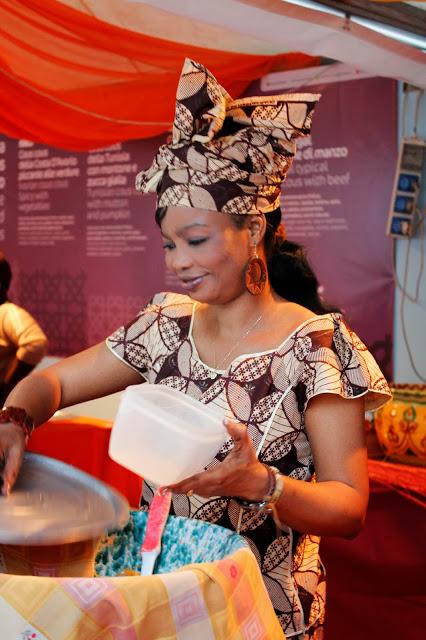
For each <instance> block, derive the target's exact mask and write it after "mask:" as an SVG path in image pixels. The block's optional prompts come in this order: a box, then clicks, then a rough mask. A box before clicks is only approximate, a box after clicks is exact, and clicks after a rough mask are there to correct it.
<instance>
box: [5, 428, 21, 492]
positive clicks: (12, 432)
mask: <svg viewBox="0 0 426 640" xmlns="http://www.w3.org/2000/svg"><path fill="white" fill-rule="evenodd" d="M24 451H25V435H24V432H23V431H22V429H21V428H20V427H18V426H17V425H16V424H13V423H12V422H6V423H3V424H1V425H0V489H1V495H3V496H7V495H9V493H10V490H11V488H12V487H13V485H14V484H15V480H16V476H17V475H18V472H19V469H20V468H21V465H22V460H23V457H24Z"/></svg>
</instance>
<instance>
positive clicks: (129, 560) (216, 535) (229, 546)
mask: <svg viewBox="0 0 426 640" xmlns="http://www.w3.org/2000/svg"><path fill="white" fill-rule="evenodd" d="M147 517H148V514H147V512H142V511H132V512H131V513H130V520H129V522H128V524H127V525H126V526H125V527H123V529H119V530H118V531H116V532H113V533H111V535H110V536H108V538H107V539H106V540H104V541H103V543H102V545H101V548H100V550H99V551H98V553H97V556H96V574H97V575H98V576H116V575H119V574H121V573H123V572H124V571H125V569H130V570H132V571H136V572H137V573H139V572H140V569H141V555H140V548H141V545H142V542H143V538H144V534H145V526H146V521H147ZM242 547H247V542H246V541H245V540H244V539H243V538H242V537H241V536H239V535H237V534H236V533H234V532H233V531H230V530H229V529H224V528H223V527H219V526H217V525H215V524H210V523H208V522H204V521H203V520H191V519H189V518H182V517H177V516H169V518H168V520H167V522H166V526H165V528H164V533H163V538H162V545H161V553H160V555H159V557H158V559H157V562H156V567H155V571H154V573H169V572H170V571H176V570H177V569H180V568H181V567H183V566H184V565H186V564H192V563H195V562H215V561H216V560H221V559H222V558H225V557H226V556H228V555H230V554H231V553H233V552H234V551H236V550H237V549H241V548H242Z"/></svg>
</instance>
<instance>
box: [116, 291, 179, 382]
mask: <svg viewBox="0 0 426 640" xmlns="http://www.w3.org/2000/svg"><path fill="white" fill-rule="evenodd" d="M166 298H167V294H166V293H157V294H156V295H155V296H154V297H153V298H152V300H151V301H150V302H149V303H148V304H147V305H146V307H144V309H142V311H140V313H138V315H137V316H136V317H135V318H133V319H132V320H131V321H130V322H128V323H127V324H126V325H123V326H121V327H120V328H119V329H117V330H116V331H114V333H112V334H111V335H110V336H109V337H108V338H107V339H106V345H107V347H108V348H109V349H110V351H111V352H112V353H113V354H114V355H115V356H116V357H117V358H119V359H120V360H122V361H123V362H124V363H125V364H128V365H129V366H130V367H132V369H135V370H136V371H138V372H139V373H140V374H141V376H142V377H144V378H145V379H148V378H147V375H146V374H147V372H148V369H149V367H150V364H151V342H152V329H153V327H154V325H155V323H156V321H157V319H158V316H159V313H160V310H161V305H162V303H163V302H164V300H165V299H166Z"/></svg>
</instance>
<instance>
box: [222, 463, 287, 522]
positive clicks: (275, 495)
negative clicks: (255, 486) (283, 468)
mask: <svg viewBox="0 0 426 640" xmlns="http://www.w3.org/2000/svg"><path fill="white" fill-rule="evenodd" d="M264 467H266V469H267V471H268V475H269V487H268V492H267V494H266V495H265V496H264V497H263V500H260V502H252V501H250V500H243V499H241V498H233V500H234V501H235V502H236V503H237V504H238V505H239V506H240V507H242V508H243V509H246V510H247V511H260V512H262V513H273V507H274V505H275V503H276V502H278V500H279V499H280V497H281V494H282V492H283V490H284V476H283V475H282V474H281V473H280V471H279V469H277V468H276V467H271V466H269V465H267V464H265V465H264Z"/></svg>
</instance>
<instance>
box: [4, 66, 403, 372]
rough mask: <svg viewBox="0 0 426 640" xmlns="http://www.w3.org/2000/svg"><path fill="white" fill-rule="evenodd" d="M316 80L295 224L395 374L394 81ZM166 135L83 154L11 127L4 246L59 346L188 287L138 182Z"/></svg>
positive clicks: (293, 233) (105, 330) (18, 298)
mask: <svg viewBox="0 0 426 640" xmlns="http://www.w3.org/2000/svg"><path fill="white" fill-rule="evenodd" d="M301 73H303V72H301ZM287 75H288V74H279V75H278V74H274V75H272V76H268V77H267V78H265V79H264V80H265V81H266V82H262V88H263V91H264V92H265V93H281V92H286V91H288V89H286V88H285V87H283V86H279V82H281V80H282V78H284V77H287ZM271 79H273V80H274V81H275V86H273V87H272V88H271V87H270V86H269V88H268V81H270V80H271ZM277 79H278V86H277ZM265 86H266V90H265ZM304 90H308V91H312V92H316V91H320V92H321V93H322V99H321V101H320V103H319V105H318V107H317V110H316V113H315V118H314V127H313V133H312V136H311V138H307V139H303V140H302V141H301V143H300V144H299V147H298V149H299V150H298V157H297V160H296V161H295V163H294V166H293V169H292V171H291V173H290V175H289V177H288V179H287V182H286V184H285V187H284V191H283V194H284V197H283V209H284V220H285V225H286V228H287V232H288V236H289V238H290V239H292V240H295V241H297V242H301V243H302V244H304V245H305V246H306V247H307V249H308V251H309V256H310V258H311V262H312V264H313V266H314V268H315V270H316V272H317V274H318V276H319V280H320V282H321V285H322V287H323V293H324V297H325V298H326V299H327V300H328V301H330V302H332V303H335V304H337V305H339V306H340V307H342V308H343V310H344V311H345V313H346V315H347V317H348V320H349V322H350V324H351V325H352V327H353V328H354V330H355V331H357V332H358V333H359V335H360V336H361V338H362V339H363V340H364V341H365V342H366V343H367V345H368V346H369V347H370V348H371V349H372V351H373V352H374V354H375V356H376V357H377V359H378V361H379V362H380V364H381V366H382V367H383V369H384V371H385V372H386V374H387V375H388V376H389V375H390V368H391V351H392V324H393V282H392V267H391V264H392V263H391V243H390V240H389V238H387V237H386V236H385V227H386V216H387V210H388V205H389V197H390V192H391V188H392V181H393V173H394V163H395V157H396V83H395V82H393V81H391V80H386V79H381V78H364V79H360V80H350V81H344V82H331V83H327V84H323V85H321V86H309V87H308V88H307V89H304ZM254 92H259V93H260V91H259V85H257V86H253V87H252V88H251V91H250V93H254ZM162 141H163V138H155V139H151V140H148V141H146V140H145V141H134V142H125V143H122V144H116V145H113V146H112V147H110V148H108V149H102V150H97V151H93V152H90V153H72V152H66V151H61V150H57V149H53V148H48V147H46V146H43V145H39V144H33V143H29V142H26V141H17V140H10V139H7V138H4V137H3V138H0V247H1V248H2V249H3V250H4V252H5V253H6V255H7V256H8V258H9V260H10V262H11V265H12V269H13V272H14V279H13V287H12V291H11V294H12V295H11V297H12V298H13V300H14V301H15V302H17V303H18V304H22V305H23V306H24V307H25V308H26V309H28V310H29V311H30V312H31V313H32V314H33V315H34V316H35V317H36V318H37V320H38V321H39V322H40V324H41V325H42V327H43V329H44V330H45V331H46V333H47V335H48V337H49V340H50V353H51V354H52V355H53V354H54V355H68V354H70V353H74V352H76V351H78V350H80V349H82V348H85V347H86V346H88V345H90V344H93V343H96V342H98V341H100V340H103V339H104V338H105V336H106V335H108V334H109V333H110V332H111V331H112V330H113V329H115V328H116V327H117V326H118V325H120V324H121V323H122V322H125V321H126V320H127V319H130V318H131V317H132V316H133V315H134V314H135V313H136V312H137V311H138V310H139V309H140V308H141V307H142V306H143V304H145V303H146V302H147V301H148V300H149V298H150V297H151V296H152V295H153V294H154V293H155V292H156V291H161V290H176V288H177V287H176V281H175V279H174V278H173V277H172V276H170V275H168V274H167V273H166V272H165V269H164V264H163V252H162V249H161V240H160V235H159V233H158V230H157V228H156V225H155V222H154V216H153V210H154V202H155V200H154V197H153V196H149V197H148V196H142V195H140V194H138V193H136V192H135V190H134V178H135V174H136V173H137V171H138V170H139V169H140V168H141V167H146V166H148V165H149V164H150V162H151V160H152V157H153V155H154V152H155V150H156V149H157V147H158V145H159V144H160V143H161V142H162Z"/></svg>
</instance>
